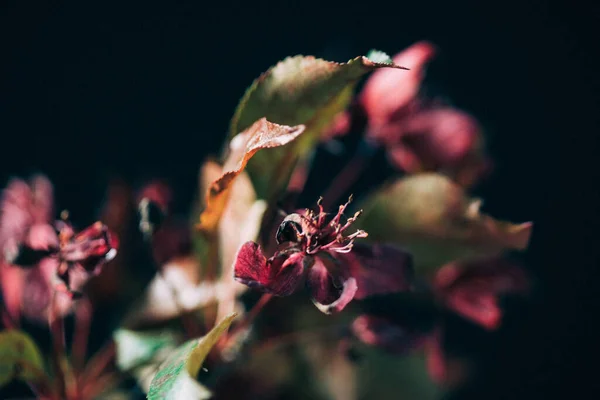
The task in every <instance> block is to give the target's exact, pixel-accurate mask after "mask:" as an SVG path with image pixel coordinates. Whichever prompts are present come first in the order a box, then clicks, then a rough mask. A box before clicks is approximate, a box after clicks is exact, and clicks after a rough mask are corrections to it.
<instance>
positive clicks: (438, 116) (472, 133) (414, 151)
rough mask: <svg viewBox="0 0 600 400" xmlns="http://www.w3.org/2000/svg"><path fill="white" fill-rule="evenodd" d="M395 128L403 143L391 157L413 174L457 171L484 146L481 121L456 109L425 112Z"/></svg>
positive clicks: (404, 120)
mask: <svg viewBox="0 0 600 400" xmlns="http://www.w3.org/2000/svg"><path fill="white" fill-rule="evenodd" d="M394 126H395V128H394V129H396V130H397V132H398V135H399V136H400V143H398V146H396V147H394V148H392V149H391V152H390V156H391V158H392V161H393V162H394V163H395V164H396V166H397V167H398V168H401V169H403V170H404V171H406V172H409V173H414V172H419V171H424V170H427V171H433V170H456V169H458V168H459V167H462V166H463V165H464V164H465V163H466V161H467V159H468V158H470V157H471V156H472V155H473V154H475V153H476V152H477V151H478V149H479V147H480V140H481V127H480V126H479V124H478V123H477V121H476V120H475V119H474V118H473V117H471V116H470V115H468V114H466V113H464V112H461V111H458V110H456V109H452V108H434V109H429V110H422V111H419V112H417V113H415V114H412V115H410V116H407V117H406V118H404V119H403V120H402V121H399V122H398V123H397V124H395V125H394ZM481 158H482V159H483V157H481ZM470 167H474V166H470Z"/></svg>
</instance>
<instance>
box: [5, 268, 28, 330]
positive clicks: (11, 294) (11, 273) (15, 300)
mask: <svg viewBox="0 0 600 400" xmlns="http://www.w3.org/2000/svg"><path fill="white" fill-rule="evenodd" d="M0 268H1V274H0V277H1V279H2V301H3V302H4V306H5V307H6V310H7V311H8V313H9V315H10V317H11V319H12V320H13V321H19V318H20V316H21V299H22V296H23V286H24V281H25V276H26V274H27V272H29V271H25V270H23V269H21V268H18V267H15V266H12V265H10V264H4V263H0Z"/></svg>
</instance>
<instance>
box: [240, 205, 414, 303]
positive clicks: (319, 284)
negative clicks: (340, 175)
mask: <svg viewBox="0 0 600 400" xmlns="http://www.w3.org/2000/svg"><path fill="white" fill-rule="evenodd" d="M350 201H351V199H350V200H349V201H348V203H346V204H344V205H342V206H340V208H339V210H338V212H337V214H336V215H335V216H334V217H333V218H331V219H328V216H327V214H326V213H325V212H324V211H323V208H322V206H321V203H320V202H319V203H318V206H319V211H318V212H314V211H312V210H306V212H304V213H298V214H290V215H288V216H287V217H286V218H285V219H284V221H283V222H282V223H281V225H280V226H279V229H278V231H277V234H276V240H277V243H278V244H279V246H280V250H279V251H277V252H276V253H275V254H274V255H273V256H272V257H271V258H269V259H267V258H266V257H265V256H264V254H263V252H262V250H261V248H260V246H259V245H258V244H256V243H254V242H247V243H245V244H244V245H243V246H242V247H241V248H240V250H239V251H238V254H237V256H236V261H235V279H236V280H238V281H239V282H241V283H244V284H246V285H248V286H250V287H253V288H257V289H260V290H262V291H264V292H268V293H273V294H275V295H277V296H287V295H290V294H292V293H294V292H295V291H296V290H298V289H299V288H300V287H302V286H306V287H307V288H308V290H309V291H310V293H311V297H312V300H313V303H314V304H315V305H316V306H317V308H319V310H321V311H322V312H324V313H326V314H329V313H332V312H338V311H341V310H342V309H343V308H344V307H345V306H346V305H347V304H348V303H349V302H350V301H351V300H352V299H353V298H354V297H358V298H362V297H364V296H367V295H369V294H370V293H388V292H395V291H403V290H407V289H408V288H409V286H410V278H411V261H412V260H411V258H410V257H409V256H408V255H407V254H406V253H405V252H403V251H401V250H399V249H396V248H394V247H391V246H373V247H367V246H355V244H354V240H355V239H357V238H364V237H366V236H367V233H366V232H364V231H361V230H359V231H356V232H354V233H352V234H350V235H346V234H345V231H346V230H347V229H348V228H349V227H350V226H351V225H352V223H353V222H354V221H355V220H356V219H357V218H358V217H359V215H360V213H361V212H360V211H359V212H357V213H355V214H354V216H352V217H350V218H347V219H346V218H345V217H344V211H345V210H346V208H347V207H348V204H349V203H350ZM382 274H383V275H385V276H388V279H385V278H383V277H382Z"/></svg>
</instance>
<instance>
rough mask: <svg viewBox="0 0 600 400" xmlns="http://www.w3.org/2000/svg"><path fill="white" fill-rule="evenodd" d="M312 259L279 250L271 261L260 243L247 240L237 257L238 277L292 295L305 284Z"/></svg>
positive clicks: (235, 268)
mask: <svg viewBox="0 0 600 400" xmlns="http://www.w3.org/2000/svg"><path fill="white" fill-rule="evenodd" d="M310 262H311V260H310V259H309V258H308V257H305V256H304V254H303V253H300V252H279V253H276V254H275V255H274V256H273V257H271V258H269V259H268V260H267V259H266V258H265V256H264V255H263V253H262V249H261V248H260V246H259V245H258V244H256V243H254V242H246V243H245V244H244V245H242V247H241V248H240V250H239V251H238V254H237V256H236V260H235V265H234V274H235V279H236V280H237V281H238V282H241V283H243V284H245V285H248V286H249V287H252V288H258V289H260V290H262V291H264V292H268V293H273V294H274V295H276V296H288V295H290V294H292V293H293V292H294V291H295V290H296V289H297V288H298V287H299V286H300V284H301V283H302V281H303V278H304V271H305V269H306V268H307V267H308V265H307V264H308V263H310Z"/></svg>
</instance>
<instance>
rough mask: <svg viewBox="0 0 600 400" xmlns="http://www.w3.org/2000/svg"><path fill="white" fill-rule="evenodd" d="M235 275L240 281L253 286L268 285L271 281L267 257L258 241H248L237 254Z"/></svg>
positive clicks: (261, 286)
mask: <svg viewBox="0 0 600 400" xmlns="http://www.w3.org/2000/svg"><path fill="white" fill-rule="evenodd" d="M234 276H235V279H236V280H237V281H238V282H241V283H243V284H244V285H247V286H250V287H252V288H261V289H263V290H264V287H265V286H267V285H268V284H269V282H270V276H269V270H268V268H267V258H266V257H265V256H264V254H263V252H262V249H261V248H260V245H259V244H258V243H254V242H246V243H244V244H243V245H242V247H240V249H239V250H238V252H237V255H236V256H235V266H234Z"/></svg>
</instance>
